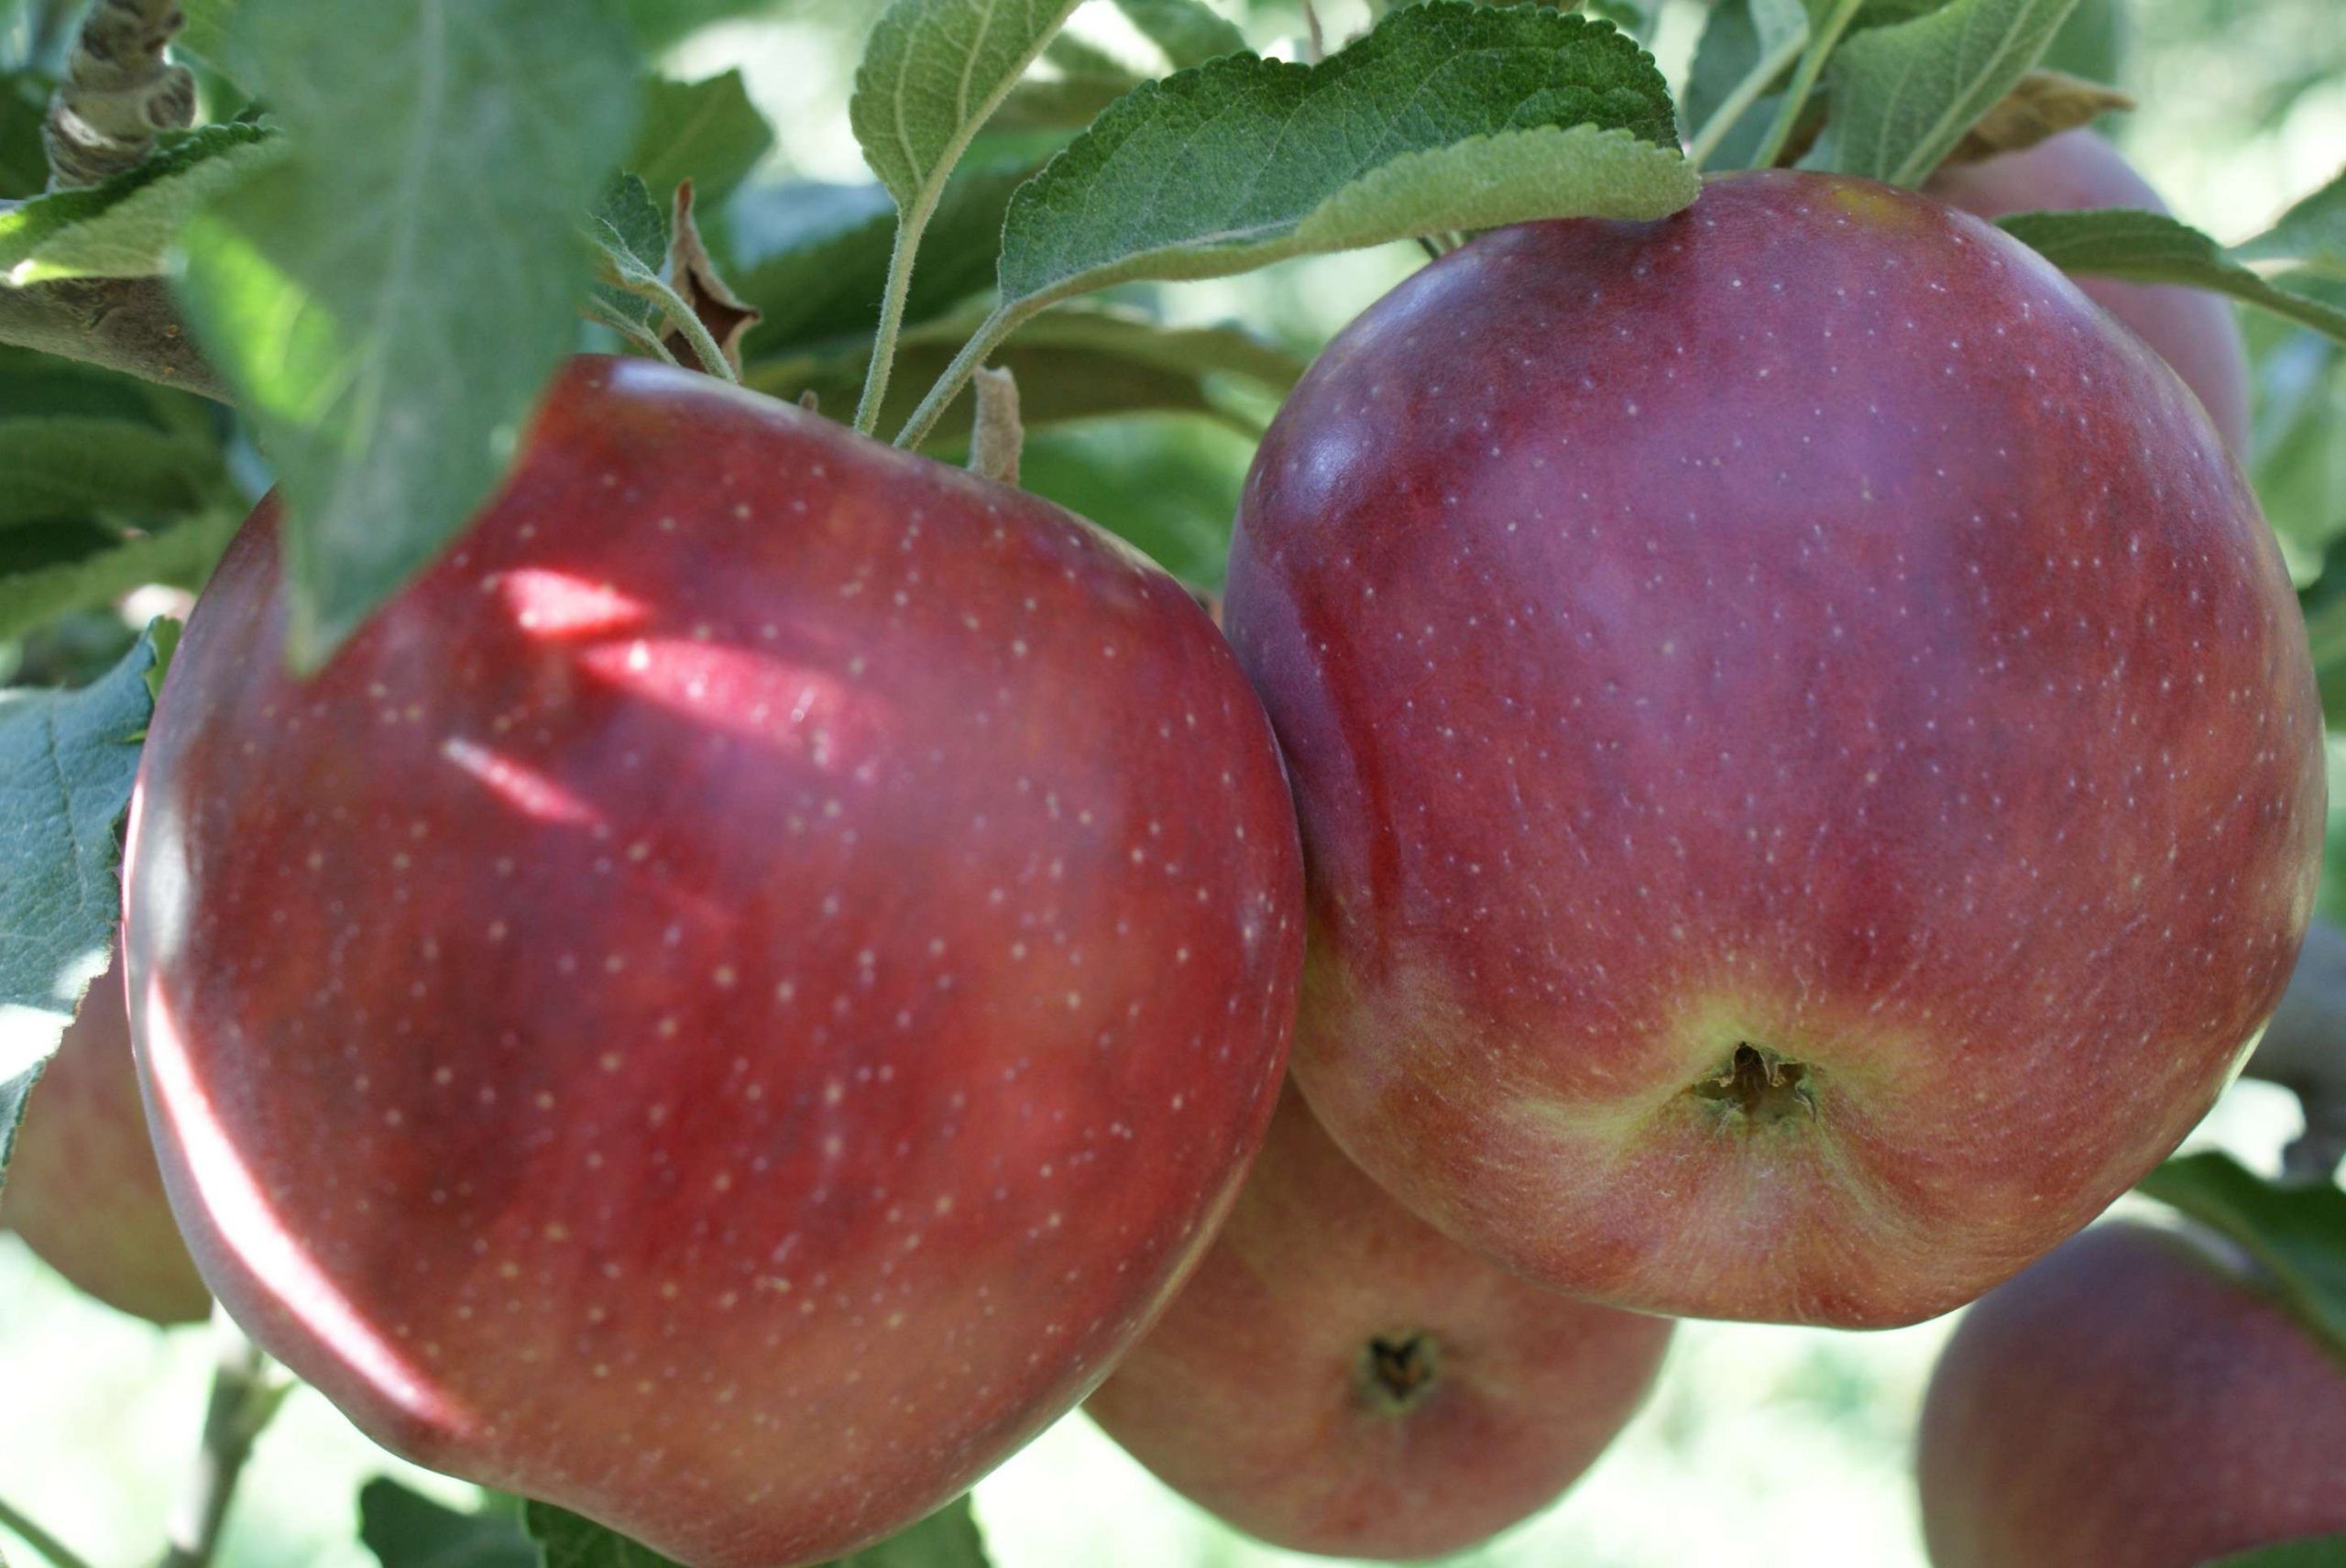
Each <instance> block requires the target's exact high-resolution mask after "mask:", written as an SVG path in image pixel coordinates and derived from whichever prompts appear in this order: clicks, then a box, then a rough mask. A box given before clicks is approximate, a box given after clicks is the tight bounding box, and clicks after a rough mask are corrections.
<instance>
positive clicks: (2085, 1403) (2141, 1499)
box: [1919, 1223, 2346, 1568]
mask: <svg viewBox="0 0 2346 1568" xmlns="http://www.w3.org/2000/svg"><path fill="white" fill-rule="evenodd" d="M2341 1454H2346V1368H2341V1365H2340V1364H2339V1362H2338V1361H2337V1360H2336V1359H2335V1358H2334V1357H2333V1355H2332V1354H2331V1353H2330V1352H2328V1351H2326V1350H2324V1349H2323V1348H2322V1346H2321V1345H2320V1344H2319V1343H2318V1342H2317V1341H2316V1340H2315V1339H2314V1337H2313V1336H2312V1334H2310V1333H2309V1332H2307V1330H2306V1329H2305V1328H2303V1327H2302V1326H2300V1325H2299V1324H2298V1322H2297V1321H2296V1320H2295V1319H2293V1318H2292V1317H2291V1316H2290V1315H2289V1314H2288V1313H2287V1312H2286V1311H2285V1310H2283V1309H2282V1307H2281V1306H2280V1304H2279V1303H2278V1301H2277V1300H2276V1299H2274V1297H2273V1296H2272V1295H2271V1294H2270V1293H2269V1291H2268V1289H2267V1288H2266V1287H2265V1285H2264V1281H2263V1280H2262V1279H2261V1278H2260V1277H2259V1276H2258V1274H2257V1273H2256V1271H2255V1269H2254V1268H2253V1266H2250V1265H2249V1264H2248V1263H2247V1261H2246V1260H2245V1259H2244V1258H2242V1256H2240V1255H2238V1254H2237V1253H2236V1252H2235V1251H2234V1250H2233V1249H2231V1248H2230V1247H2228V1246H2226V1245H2222V1244H2220V1243H2219V1242H2217V1241H2216V1240H2215V1239H2214V1238H2212V1237H2209V1236H2206V1235H2204V1234H2197V1233H2184V1232H2170V1231H2163V1230H2154V1229H2152V1228H2151V1227H2149V1226H2146V1225H2139V1224H2132V1223H2114V1224H2108V1225H2099V1226H2096V1227H2095V1228H2094V1229H2093V1230H2090V1231H2088V1232H2087V1233H2086V1234H2084V1235H2082V1236H2079V1237H2077V1239H2076V1240H2075V1241H2072V1242H2070V1243H2069V1244H2067V1245H2065V1246H2063V1247H2062V1248H2061V1249H2060V1250H2059V1251H2057V1252H2055V1253H2054V1254H2053V1255H2052V1256H2050V1257H2048V1258H2046V1259H2045V1261H2044V1262H2042V1263H2040V1264H2038V1265H2036V1266H2034V1267H2033V1268H2031V1269H2029V1270H2028V1271H2027V1272H2026V1273H2025V1274H2023V1275H2022V1276H2021V1277H2019V1278H2018V1279H2015V1280H2013V1281H2012V1283H2011V1284H2009V1285H2006V1286H2004V1287H2003V1288H2001V1289H1999V1290H1997V1291H1996V1292H1995V1293H1993V1294H1992V1295H1990V1297H1988V1299H1986V1300H1984V1301H1982V1302H1980V1303H1979V1306H1977V1307H1975V1308H1973V1309H1972V1310H1971V1311H1970V1312H1968V1314H1966V1315H1965V1317H1964V1320H1963V1325H1962V1327H1961V1328H1960V1329H1959V1330H1957V1332H1956V1336H1955V1338H1954V1340H1953V1341H1952V1342H1951V1343H1949V1344H1948V1346H1947V1349H1946V1357H1945V1359H1943V1360H1942V1361H1941V1362H1940V1363H1939V1366H1938V1370H1937V1372H1936V1373H1935V1374H1934V1375H1933V1376H1932V1379H1931V1392H1930V1398H1929V1400H1928V1402H1927V1403H1926V1404H1925V1405H1924V1411H1923V1436H1922V1452H1921V1456H1920V1461H1919V1468H1920V1471H1921V1477H1922V1492H1923V1523H1924V1532H1925V1534H1926V1535H1927V1536H1928V1538H1929V1541H1930V1548H1931V1561H1932V1562H1933V1563H1935V1564H1937V1568H2076V1565H2077V1564H2082V1563H2091V1564H2093V1568H2197V1565H2198V1564H2200V1563H2208V1562H2210V1561H2211V1560H2213V1559H2215V1558H2217V1557H2220V1556H2224V1555H2227V1554H2229V1553H2231V1552H2237V1551H2242V1550H2245V1549H2247V1548H2249V1547H2254V1546H2264V1545H2267V1544H2271V1543H2276V1542H2280V1541H2295V1540H2297V1539H2299V1538H2301V1537H2306V1536H2318V1535H2327V1534H2330V1533H2332V1532H2334V1531H2346V1463H2341V1459H2340V1456H2341Z"/></svg>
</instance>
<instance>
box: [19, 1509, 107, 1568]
mask: <svg viewBox="0 0 2346 1568" xmlns="http://www.w3.org/2000/svg"><path fill="white" fill-rule="evenodd" d="M0 1530H6V1531H7V1532H8V1533H9V1534H11V1535H13V1536H15V1537H16V1539H17V1540H19V1541H23V1542H24V1543H25V1544H26V1545H27V1546H29V1547H31V1548H32V1549H33V1550H34V1551H35V1552H39V1553H40V1554H41V1555H42V1556H43V1557H46V1558H48V1559H49V1561H50V1562H51V1563H55V1564H57V1568H90V1560H89V1559H88V1558H86V1557H84V1556H82V1554H81V1553H80V1552H75V1551H74V1550H73V1549H72V1548H71V1547H69V1546H67V1545H66V1544H65V1543H64V1542H63V1541H60V1540H58V1539H57V1537H55V1536H53V1535H51V1534H49V1531H47V1530H43V1529H41V1528H40V1526H38V1525H37V1524H35V1523H33V1521H32V1520H30V1519H27V1518H26V1517H25V1516H24V1515H22V1514H20V1513H18V1512H17V1511H16V1509H15V1508H11V1507H9V1505H8V1504H7V1502H6V1501H5V1500H0Z"/></svg>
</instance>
